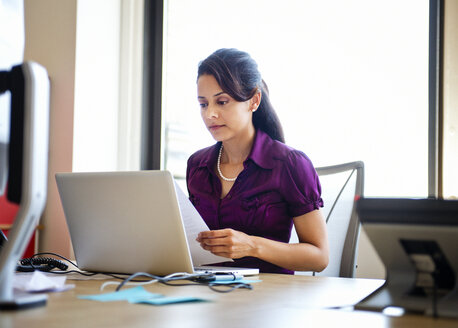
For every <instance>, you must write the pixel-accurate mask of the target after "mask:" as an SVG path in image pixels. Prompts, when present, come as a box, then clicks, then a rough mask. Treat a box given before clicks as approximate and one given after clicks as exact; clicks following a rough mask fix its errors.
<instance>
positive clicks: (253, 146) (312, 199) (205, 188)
mask: <svg viewBox="0 0 458 328" xmlns="http://www.w3.org/2000/svg"><path fill="white" fill-rule="evenodd" d="M197 91H198V101H199V104H200V107H201V115H202V119H203V121H204V123H205V125H206V127H207V129H208V130H209V131H210V133H211V135H212V136H213V138H214V139H215V140H216V141H217V143H216V145H214V146H211V147H208V148H205V149H202V150H199V151H197V152H196V153H194V154H193V155H192V156H191V157H190V158H189V160H188V167H187V174H186V180H187V186H188V191H189V196H190V200H191V201H192V203H193V204H194V206H195V207H196V209H197V210H198V211H199V213H200V214H201V216H202V218H203V219H204V220H205V222H206V223H207V225H208V226H209V228H210V231H203V232H201V233H200V234H199V236H198V237H197V241H198V242H200V244H201V246H202V247H203V248H204V249H206V250H209V251H211V252H212V253H214V254H216V255H220V256H223V257H227V258H231V259H234V262H225V263H224V264H225V265H228V266H239V267H256V268H259V269H260V271H261V272H272V273H290V274H291V273H293V271H295V270H298V271H299V270H300V271H322V270H323V269H324V268H326V266H327V263H328V244H327V234H326V226H325V223H324V220H323V217H322V214H321V212H320V210H319V208H320V207H322V206H323V201H322V199H321V186H320V182H319V179H318V176H317V174H316V171H315V169H314V167H313V165H312V163H311V161H310V160H309V159H308V157H307V156H306V155H305V154H303V153H302V152H300V151H297V150H295V149H292V148H290V147H288V146H286V145H285V144H284V137H283V131H282V127H281V125H280V122H279V120H278V118H277V115H276V114H275V111H274V109H273V108H272V105H271V104H270V101H269V96H268V90H267V86H266V85H265V83H264V81H263V80H262V78H261V75H260V73H259V71H258V68H257V64H256V62H255V61H254V60H253V59H252V58H251V57H250V56H249V55H248V54H247V53H245V52H242V51H239V50H236V49H220V50H217V51H216V52H214V53H213V54H212V55H210V56H209V57H208V58H207V59H205V60H204V61H202V62H201V63H200V64H199V69H198V80H197ZM293 224H294V227H295V229H296V231H297V234H298V237H299V243H297V244H289V243H288V242H289V238H290V235H291V229H292V225H293Z"/></svg>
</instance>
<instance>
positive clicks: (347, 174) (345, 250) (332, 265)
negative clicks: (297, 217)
mask: <svg viewBox="0 0 458 328" xmlns="http://www.w3.org/2000/svg"><path fill="white" fill-rule="evenodd" d="M316 171H317V173H318V175H319V177H320V182H321V190H322V198H323V202H324V207H323V209H322V210H323V214H324V217H325V218H326V225H327V230H328V239H329V264H328V266H327V268H326V269H325V270H323V271H322V272H296V274H306V275H317V276H328V277H349V278H352V277H354V276H355V269H356V251H357V248H358V239H359V231H360V222H359V219H358V215H357V213H356V207H355V199H356V198H357V197H359V196H363V189H364V163H363V162H361V161H358V162H350V163H344V164H339V165H332V166H325V167H318V168H316ZM297 240H298V238H297V234H296V232H295V231H293V233H292V234H291V240H290V242H291V243H293V242H297Z"/></svg>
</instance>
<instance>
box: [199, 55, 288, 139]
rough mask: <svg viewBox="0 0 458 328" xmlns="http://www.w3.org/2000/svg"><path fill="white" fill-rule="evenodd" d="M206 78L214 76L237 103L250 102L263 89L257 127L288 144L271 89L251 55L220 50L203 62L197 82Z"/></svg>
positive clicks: (254, 120) (254, 114)
mask: <svg viewBox="0 0 458 328" xmlns="http://www.w3.org/2000/svg"><path fill="white" fill-rule="evenodd" d="M202 75H213V76H214V78H215V79H216V81H217V82H218V84H219V86H220V87H221V89H223V91H224V92H225V93H227V94H228V95H230V96H231V97H232V98H234V99H235V100H236V101H247V100H249V99H251V98H252V97H253V96H254V95H255V94H256V92H258V90H261V93H262V96H261V103H260V104H259V107H258V109H257V110H256V111H255V112H254V113H253V125H254V127H255V129H261V130H262V131H264V132H265V133H267V134H268V135H269V136H270V137H271V138H272V139H274V140H278V141H281V142H283V143H284V142H285V137H284V135H283V128H282V126H281V123H280V120H279V119H278V116H277V114H276V113H275V110H274V108H273V107H272V104H271V103H270V100H269V89H268V88H267V85H266V83H265V82H264V80H263V79H262V78H261V74H260V73H259V71H258V65H257V64H256V62H255V61H254V60H253V59H252V58H251V57H250V55H249V54H248V53H246V52H243V51H240V50H237V49H219V50H216V51H215V52H214V53H212V54H211V55H210V56H208V57H207V58H206V59H205V60H203V61H201V62H200V63H199V69H198V73H197V79H198V78H199V77H200V76H202Z"/></svg>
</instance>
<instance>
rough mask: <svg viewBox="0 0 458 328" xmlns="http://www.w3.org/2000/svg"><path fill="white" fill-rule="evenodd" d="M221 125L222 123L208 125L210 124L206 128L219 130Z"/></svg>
mask: <svg viewBox="0 0 458 328" xmlns="http://www.w3.org/2000/svg"><path fill="white" fill-rule="evenodd" d="M223 126H224V125H210V126H209V127H208V129H209V130H210V131H216V130H219V129H220V128H222V127H223Z"/></svg>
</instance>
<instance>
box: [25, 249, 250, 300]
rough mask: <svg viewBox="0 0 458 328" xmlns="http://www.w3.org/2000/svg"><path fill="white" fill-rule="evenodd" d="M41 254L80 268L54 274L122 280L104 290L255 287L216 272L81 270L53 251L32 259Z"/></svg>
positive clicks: (234, 276)
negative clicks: (229, 280)
mask: <svg viewBox="0 0 458 328" xmlns="http://www.w3.org/2000/svg"><path fill="white" fill-rule="evenodd" d="M41 255H52V256H55V257H58V258H60V259H62V260H64V261H67V262H68V263H70V264H71V265H73V266H74V267H75V268H77V269H78V270H67V271H49V273H53V274H69V273H78V274H81V275H83V276H87V277H91V276H95V275H97V274H102V275H106V276H109V277H111V278H114V279H118V280H122V281H121V282H119V283H117V282H113V281H108V282H105V283H104V284H102V286H101V288H100V290H103V289H104V288H105V287H106V286H108V285H113V284H118V286H117V287H116V289H115V291H119V290H120V289H121V288H122V287H123V286H125V285H131V284H136V285H146V284H152V283H156V282H159V283H161V284H164V285H167V286H208V287H209V288H210V289H211V290H213V291H215V292H218V293H228V292H231V291H233V290H235V289H239V288H246V289H250V290H251V289H253V287H252V286H251V285H250V284H247V283H243V282H237V281H234V282H232V283H225V284H220V283H218V282H216V281H215V280H217V279H216V278H215V274H213V273H188V272H175V273H172V274H169V275H167V276H164V277H161V276H156V275H153V274H150V273H146V272H136V273H134V274H131V275H127V274H125V275H124V276H123V274H119V273H111V272H89V271H81V270H79V267H78V265H76V263H74V262H72V261H71V260H69V259H67V258H66V257H64V256H62V255H59V254H56V253H52V252H42V253H36V254H34V255H32V257H31V258H30V259H32V258H34V257H37V256H41ZM32 266H33V264H32ZM231 275H232V276H233V279H234V280H236V279H238V278H239V277H237V276H236V275H235V274H231ZM126 276H127V277H126ZM142 276H143V277H147V278H150V279H151V280H145V279H135V278H137V277H142ZM179 280H188V281H189V282H186V283H179V282H177V281H179Z"/></svg>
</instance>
